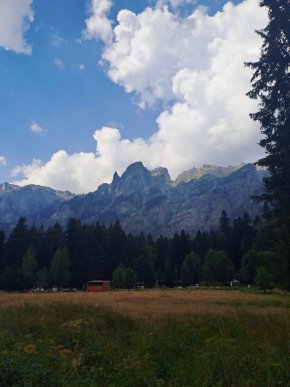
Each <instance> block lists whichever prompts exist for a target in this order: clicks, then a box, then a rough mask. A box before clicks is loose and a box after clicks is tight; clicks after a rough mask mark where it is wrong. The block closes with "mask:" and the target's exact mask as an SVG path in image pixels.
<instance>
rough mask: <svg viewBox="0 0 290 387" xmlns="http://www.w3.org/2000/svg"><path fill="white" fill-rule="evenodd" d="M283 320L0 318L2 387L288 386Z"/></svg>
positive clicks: (64, 308)
mask: <svg viewBox="0 0 290 387" xmlns="http://www.w3.org/2000/svg"><path fill="white" fill-rule="evenodd" d="M289 345H290V337H289V321H288V319H287V317H286V316H285V315H269V316H268V315H267V317H265V316H264V315H251V314H249V313H247V312H246V311H245V310H243V311H241V312H238V313H236V314H234V315H233V316H224V317H215V316H209V317H207V316H199V317H195V318H184V319H182V320H167V321H162V322H160V321H159V322H158V324H154V322H151V323H150V324H149V323H146V322H143V321H137V320H133V319H132V318H129V317H127V316H125V315H124V314H120V313H117V312H113V311H111V310H109V309H107V308H100V307H93V306H89V305H80V304H79V305H75V304H74V305H73V304H45V305H42V306H35V305H27V306H22V307H13V308H11V309H8V310H4V311H1V315H0V385H1V386H3V387H4V386H9V387H11V386H25V387H26V386H42V387H45V386H54V387H55V386H78V387H79V386H102V387H103V386H118V387H122V386H128V387H129V386H198V387H202V386H211V387H212V386H243V387H246V386H286V385H288V383H289V373H290V359H289V355H290V353H289Z"/></svg>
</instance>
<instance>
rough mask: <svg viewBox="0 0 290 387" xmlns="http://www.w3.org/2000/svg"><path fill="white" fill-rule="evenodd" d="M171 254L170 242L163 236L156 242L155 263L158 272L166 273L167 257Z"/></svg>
mask: <svg viewBox="0 0 290 387" xmlns="http://www.w3.org/2000/svg"><path fill="white" fill-rule="evenodd" d="M168 254H169V242H168V239H167V238H165V237H164V236H163V235H160V237H159V238H158V239H157V241H156V261H155V269H156V271H157V272H159V273H160V272H161V273H164V272H165V266H166V262H167V257H168Z"/></svg>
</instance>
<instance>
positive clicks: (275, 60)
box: [246, 0, 290, 215]
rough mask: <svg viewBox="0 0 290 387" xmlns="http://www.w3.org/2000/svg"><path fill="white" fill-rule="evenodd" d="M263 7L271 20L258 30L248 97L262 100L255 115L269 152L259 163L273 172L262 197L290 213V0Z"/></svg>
mask: <svg viewBox="0 0 290 387" xmlns="http://www.w3.org/2000/svg"><path fill="white" fill-rule="evenodd" d="M260 6H261V7H267V8H268V15H269V23H268V25H267V26H266V28H264V29H263V30H260V31H257V33H258V34H259V35H260V36H261V37H262V39H263V45H262V47H261V55H260V58H259V60H258V61H257V62H250V63H246V66H248V67H250V68H251V69H253V71H254V74H253V77H252V80H251V81H252V90H251V91H250V92H249V93H248V96H249V97H250V98H252V99H259V102H260V103H259V106H260V109H259V111H258V112H256V113H253V114H251V117H252V119H253V120H254V121H259V122H260V127H261V133H262V135H263V138H262V139H261V141H260V145H261V147H263V148H264V149H265V151H266V155H265V157H264V158H262V159H260V160H259V161H258V165H260V166H264V167H267V168H268V169H269V172H270V176H269V177H266V178H265V179H264V183H265V188H266V194H265V195H262V196H260V199H261V200H265V199H266V200H269V201H270V202H272V203H273V205H274V206H275V209H276V211H277V213H278V214H287V215H290V73H289V71H290V50H289V47H290V1H289V0H261V1H260Z"/></svg>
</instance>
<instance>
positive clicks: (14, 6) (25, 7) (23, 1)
mask: <svg viewBox="0 0 290 387" xmlns="http://www.w3.org/2000/svg"><path fill="white" fill-rule="evenodd" d="M32 1H33V0H0V46H1V47H2V48H5V49H6V50H12V51H15V52H17V53H19V54H27V55H30V54H31V52H32V48H31V45H30V44H29V43H28V42H27V41H26V39H25V32H26V31H27V30H28V29H29V26H30V24H31V23H32V21H33V11H32Z"/></svg>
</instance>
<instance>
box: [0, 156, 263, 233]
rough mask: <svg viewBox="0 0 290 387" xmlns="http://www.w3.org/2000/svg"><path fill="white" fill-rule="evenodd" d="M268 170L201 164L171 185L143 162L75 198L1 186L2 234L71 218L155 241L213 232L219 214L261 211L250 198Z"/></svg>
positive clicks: (38, 188)
mask: <svg viewBox="0 0 290 387" xmlns="http://www.w3.org/2000/svg"><path fill="white" fill-rule="evenodd" d="M265 174H266V171H264V170H258V169H257V168H256V167H255V166H254V165H253V164H240V165H237V166H229V167H218V166H214V165H204V166H203V167H202V168H192V169H190V170H189V171H186V172H183V173H181V174H180V175H179V176H178V177H177V178H176V179H175V180H174V181H172V180H171V178H170V175H169V173H168V171H167V169H166V168H157V169H154V170H152V171H150V170H148V169H147V168H145V167H144V165H143V164H142V163H141V162H136V163H134V164H131V165H129V167H128V168H127V169H126V171H125V172H124V173H123V174H122V176H119V175H118V174H117V173H116V172H115V174H114V176H113V179H112V182H111V184H102V185H100V186H99V187H98V189H97V190H96V191H95V192H91V193H88V194H82V195H74V194H73V193H70V192H67V191H65V192H63V191H56V190H53V189H52V188H48V187H42V186H38V185H27V186H24V187H20V186H17V185H13V184H9V183H3V184H0V229H3V230H4V231H6V232H9V231H10V230H11V228H12V227H13V226H14V225H15V223H16V221H17V220H18V219H19V217H20V216H25V217H26V218H27V220H28V222H29V224H32V223H35V224H36V225H40V224H44V226H46V227H47V226H49V225H51V224H54V223H56V222H59V223H61V224H62V225H64V224H65V223H66V221H67V220H68V219H69V218H70V217H76V218H79V219H80V220H81V221H83V222H84V223H87V224H92V223H95V222H100V223H104V224H106V225H108V224H110V223H114V222H115V221H116V220H119V221H120V222H121V225H122V227H123V228H124V230H125V231H127V232H131V233H138V232H141V231H143V232H145V233H151V234H152V235H153V236H158V235H159V234H161V233H162V234H163V235H172V234H173V233H174V232H175V231H180V230H181V229H184V230H186V231H187V232H189V233H193V232H195V231H197V230H198V229H200V230H205V229H210V228H215V227H216V226H217V225H218V221H219V217H220V215H221V212H222V210H223V209H225V210H226V212H227V214H228V216H229V217H230V218H231V219H233V218H236V217H238V216H240V215H242V214H243V213H244V211H247V212H248V213H249V214H250V215H251V216H255V215H258V214H259V213H260V212H261V205H259V204H257V203H255V202H254V201H253V200H252V199H251V198H250V196H253V195H256V194H259V193H261V192H262V191H263V177H264V176H265Z"/></svg>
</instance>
